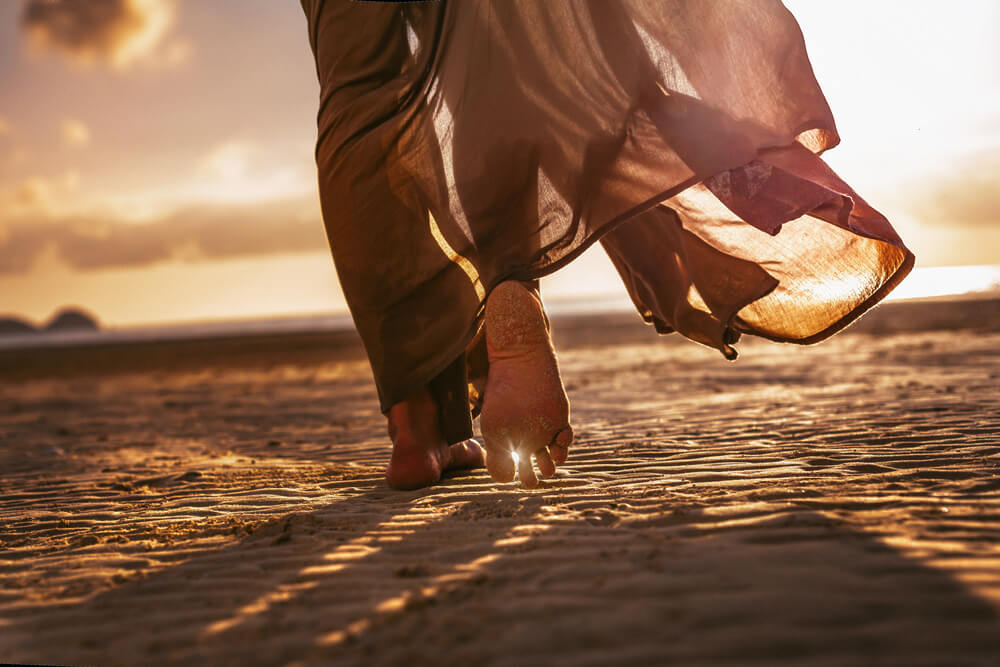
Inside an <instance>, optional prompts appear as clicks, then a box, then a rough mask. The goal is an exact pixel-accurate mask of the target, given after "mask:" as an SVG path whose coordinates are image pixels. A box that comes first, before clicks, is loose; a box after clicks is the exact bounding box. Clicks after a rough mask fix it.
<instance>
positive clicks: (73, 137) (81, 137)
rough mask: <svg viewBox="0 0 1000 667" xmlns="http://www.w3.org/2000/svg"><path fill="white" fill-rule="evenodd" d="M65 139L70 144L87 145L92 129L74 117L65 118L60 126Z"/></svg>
mask: <svg viewBox="0 0 1000 667" xmlns="http://www.w3.org/2000/svg"><path fill="white" fill-rule="evenodd" d="M59 129H60V130H61V132H62V137H63V141H65V142H66V143H67V144H69V145H70V146H86V145H87V144H89V143H90V130H89V129H88V128H87V126H86V125H84V124H83V123H81V122H80V121H78V120H76V119H74V118H65V119H63V121H62V123H61V124H60V126H59Z"/></svg>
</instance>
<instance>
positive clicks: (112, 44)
mask: <svg viewBox="0 0 1000 667" xmlns="http://www.w3.org/2000/svg"><path fill="white" fill-rule="evenodd" d="M175 14H176V8H175V6H174V3H173V1H172V0H25V2H24V11H23V13H22V17H21V23H22V25H23V27H24V29H25V30H26V31H27V33H28V36H29V38H30V39H31V40H32V41H33V42H34V43H35V44H37V45H39V46H41V47H43V48H51V49H54V50H56V51H59V52H61V53H63V54H64V55H66V56H68V57H69V58H70V59H72V60H74V61H75V62H79V63H83V64H92V63H94V62H103V63H107V64H110V65H111V66H112V67H115V68H123V67H127V66H129V65H131V64H132V63H134V62H136V61H138V60H140V59H142V58H144V57H146V56H149V55H150V54H152V53H154V52H155V50H156V49H157V48H158V47H159V46H160V44H161V43H162V41H163V39H164V37H165V36H166V34H167V32H168V31H169V29H170V28H171V26H172V25H173V23H174V19H175Z"/></svg>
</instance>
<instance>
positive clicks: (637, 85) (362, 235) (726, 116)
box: [302, 0, 913, 439]
mask: <svg viewBox="0 0 1000 667" xmlns="http://www.w3.org/2000/svg"><path fill="white" fill-rule="evenodd" d="M302 4H303V7H304V9H305V11H306V16H307V18H308V24H309V33H310V40H311V44H312V47H313V51H314V54H315V56H316V64H317V73H318V76H319V81H320V87H321V96H320V110H319V117H318V125H319V138H318V142H317V148H316V160H317V166H318V169H319V186H320V196H321V203H322V210H323V216H324V221H325V225H326V230H327V235H328V238H329V241H330V247H331V249H332V252H333V256H334V261H335V264H336V267H337V271H338V275H339V277H340V282H341V285H342V287H343V290H344V294H345V296H346V298H347V302H348V305H349V307H350V309H351V313H352V315H353V317H354V321H355V324H356V325H357V328H358V331H359V333H360V335H361V338H362V339H363V341H364V344H365V346H366V349H367V353H368V356H369V359H370V361H371V366H372V370H373V373H374V376H375V381H376V384H377V386H378V390H379V397H380V401H381V405H382V409H383V410H384V411H385V410H388V408H389V407H390V406H391V405H393V404H394V403H396V402H398V401H400V400H403V399H404V398H406V397H407V396H408V395H410V394H411V393H412V392H414V391H415V390H417V389H418V388H420V387H422V386H425V385H428V384H430V385H431V386H432V388H433V389H434V392H435V395H436V396H437V397H438V401H439V403H440V404H442V411H443V412H442V414H443V415H444V421H445V422H446V424H445V430H446V431H449V432H454V433H455V435H454V436H449V439H458V438H459V437H464V436H462V435H461V434H462V433H463V432H465V431H467V430H468V428H467V426H466V425H465V424H466V422H468V419H469V417H468V412H469V411H468V401H469V393H468V390H467V387H466V381H467V380H468V379H470V378H469V376H468V373H467V372H466V358H467V355H466V351H467V349H468V348H469V346H470V343H471V342H472V341H473V339H474V336H475V335H476V333H477V331H478V328H479V326H480V320H481V311H482V308H483V305H484V303H485V298H486V296H487V294H488V293H489V291H490V289H491V288H492V287H494V286H495V285H497V284H498V283H500V282H502V281H504V280H508V279H519V280H526V281H527V280H531V279H535V278H538V277H539V276H542V275H545V274H547V273H551V272H552V271H555V270H557V269H558V268H560V267H561V266H564V265H565V264H566V263H568V262H569V261H571V260H572V259H573V258H574V257H576V256H577V255H579V254H580V253H581V252H583V250H585V249H586V248H587V247H588V246H590V245H591V244H592V243H594V242H595V241H598V240H600V241H601V243H602V245H603V246H604V248H605V250H606V251H607V253H608V254H609V256H610V257H611V259H612V261H613V262H614V264H615V266H616V268H617V269H618V271H619V273H620V274H621V277H622V279H623V281H624V283H625V285H626V287H627V289H628V291H629V294H630V295H631V297H632V300H633V301H634V303H635V305H636V307H637V308H638V310H639V313H640V314H641V315H642V317H643V318H644V319H645V320H646V321H647V322H650V323H652V324H653V325H655V327H656V328H657V330H658V331H660V332H661V333H667V332H670V331H678V332H680V333H682V334H684V335H685V336H687V337H689V338H691V339H693V340H695V341H698V342H701V343H704V344H706V345H711V346H714V347H716V348H718V349H720V350H721V351H722V352H723V353H724V354H725V355H726V356H727V357H729V358H733V357H735V350H734V349H733V348H732V344H733V342H735V340H736V339H737V338H738V337H739V335H740V334H741V333H750V334H756V335H761V336H766V337H768V338H771V339H774V340H779V341H791V342H799V343H810V342H814V341H818V340H820V339H822V338H824V337H825V336H828V335H830V334H831V333H833V332H835V331H837V330H838V329H840V328H842V327H844V326H846V325H847V324H848V323H850V322H851V321H852V320H853V319H854V318H856V317H857V316H858V315H860V314H861V313H862V312H863V311H864V310H865V309H867V308H869V307H870V306H872V305H874V304H875V303H876V302H878V301H879V300H880V299H881V298H882V297H883V296H885V294H886V293H888V291H889V290H891V289H892V287H894V286H895V285H896V284H897V283H898V282H899V281H900V280H901V279H902V278H903V277H904V276H905V275H906V273H907V272H908V271H909V270H910V268H911V267H912V265H913V255H912V254H911V253H910V252H909V251H908V250H907V249H906V247H905V246H904V245H903V243H902V241H901V240H900V239H899V237H898V236H897V235H896V233H895V232H894V231H893V229H892V227H891V226H890V224H889V223H888V221H887V220H886V219H885V218H884V217H882V216H881V215H880V214H879V213H878V212H876V211H875V210H874V209H872V208H871V207H870V206H868V204H866V203H865V202H864V200H862V199H861V198H860V197H859V196H858V195H857V193H855V192H854V191H853V190H852V189H851V188H850V187H849V186H848V185H847V184H846V183H844V182H843V181H842V180H841V179H840V178H839V177H838V176H837V175H836V174H835V173H833V171H832V170H830V168H829V167H827V165H826V164H825V163H824V162H823V161H822V160H821V159H820V158H819V157H818V155H819V154H820V153H822V152H823V151H824V150H826V149H828V148H831V147H833V146H835V145H836V144H837V143H838V141H839V138H838V135H837V131H836V128H835V125H834V121H833V118H832V115H831V113H830V109H829V107H828V105H827V103H826V100H825V98H824V97H823V94H822V92H821V90H820V88H819V86H818V85H817V83H816V80H815V78H814V76H813V72H812V68H811V66H810V64H809V60H808V58H807V56H806V51H805V46H804V43H803V39H802V35H801V32H800V30H799V27H798V25H797V24H796V22H795V20H794V18H793V17H792V16H791V14H790V13H789V12H788V11H787V10H786V9H785V8H784V6H783V5H781V3H780V2H778V1H777V0H730V1H724V0H713V1H712V2H700V1H698V2H696V1H685V0H618V1H615V0H546V1H545V2H540V1H538V0H460V1H456V0H442V1H439V2H409V3H382V2H351V1H349V0H302ZM473 356H474V355H471V354H470V356H469V359H470V365H471V366H472V367H473V374H472V375H473V377H472V378H471V379H473V380H476V379H477V377H475V376H481V375H482V373H483V372H485V371H484V370H483V369H482V364H481V363H480V364H478V370H477V363H472V361H471V360H472V358H473ZM478 379H481V377H479V378H478ZM473 398H475V396H473ZM449 405H450V406H452V407H454V406H456V405H458V406H459V408H456V409H452V408H449V407H448V406H449ZM454 415H457V416H454ZM451 426H454V428H451Z"/></svg>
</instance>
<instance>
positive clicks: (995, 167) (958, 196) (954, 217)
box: [909, 149, 1000, 228]
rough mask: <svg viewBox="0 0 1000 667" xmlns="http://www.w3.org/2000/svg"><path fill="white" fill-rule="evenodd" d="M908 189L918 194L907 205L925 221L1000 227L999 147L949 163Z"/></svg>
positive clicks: (935, 223) (936, 223)
mask: <svg viewBox="0 0 1000 667" xmlns="http://www.w3.org/2000/svg"><path fill="white" fill-rule="evenodd" d="M909 190H911V191H913V192H919V193H921V194H920V195H918V196H917V197H915V198H914V199H913V200H912V201H913V203H914V204H915V206H913V205H911V207H910V208H911V209H913V210H912V212H913V213H914V215H915V216H917V217H918V218H919V219H921V220H923V221H924V222H926V223H928V224H931V225H935V226H949V225H958V226H964V227H997V228H1000V149H994V150H991V151H986V152H982V153H979V154H978V155H975V156H971V157H969V158H968V159H966V160H964V161H962V162H959V163H957V164H952V165H950V169H949V170H948V171H947V172H942V173H939V174H937V175H935V176H931V177H929V178H928V179H927V180H926V181H925V182H923V183H921V184H919V185H917V186H914V187H911V188H909Z"/></svg>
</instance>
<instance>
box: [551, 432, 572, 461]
mask: <svg viewBox="0 0 1000 667" xmlns="http://www.w3.org/2000/svg"><path fill="white" fill-rule="evenodd" d="M572 442H573V427H571V426H567V427H566V428H564V429H563V430H561V431H559V433H557V434H556V437H555V442H553V443H552V444H551V445H549V452H551V454H552V460H553V461H554V462H555V463H566V459H567V457H569V446H570V444H571V443H572Z"/></svg>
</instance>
